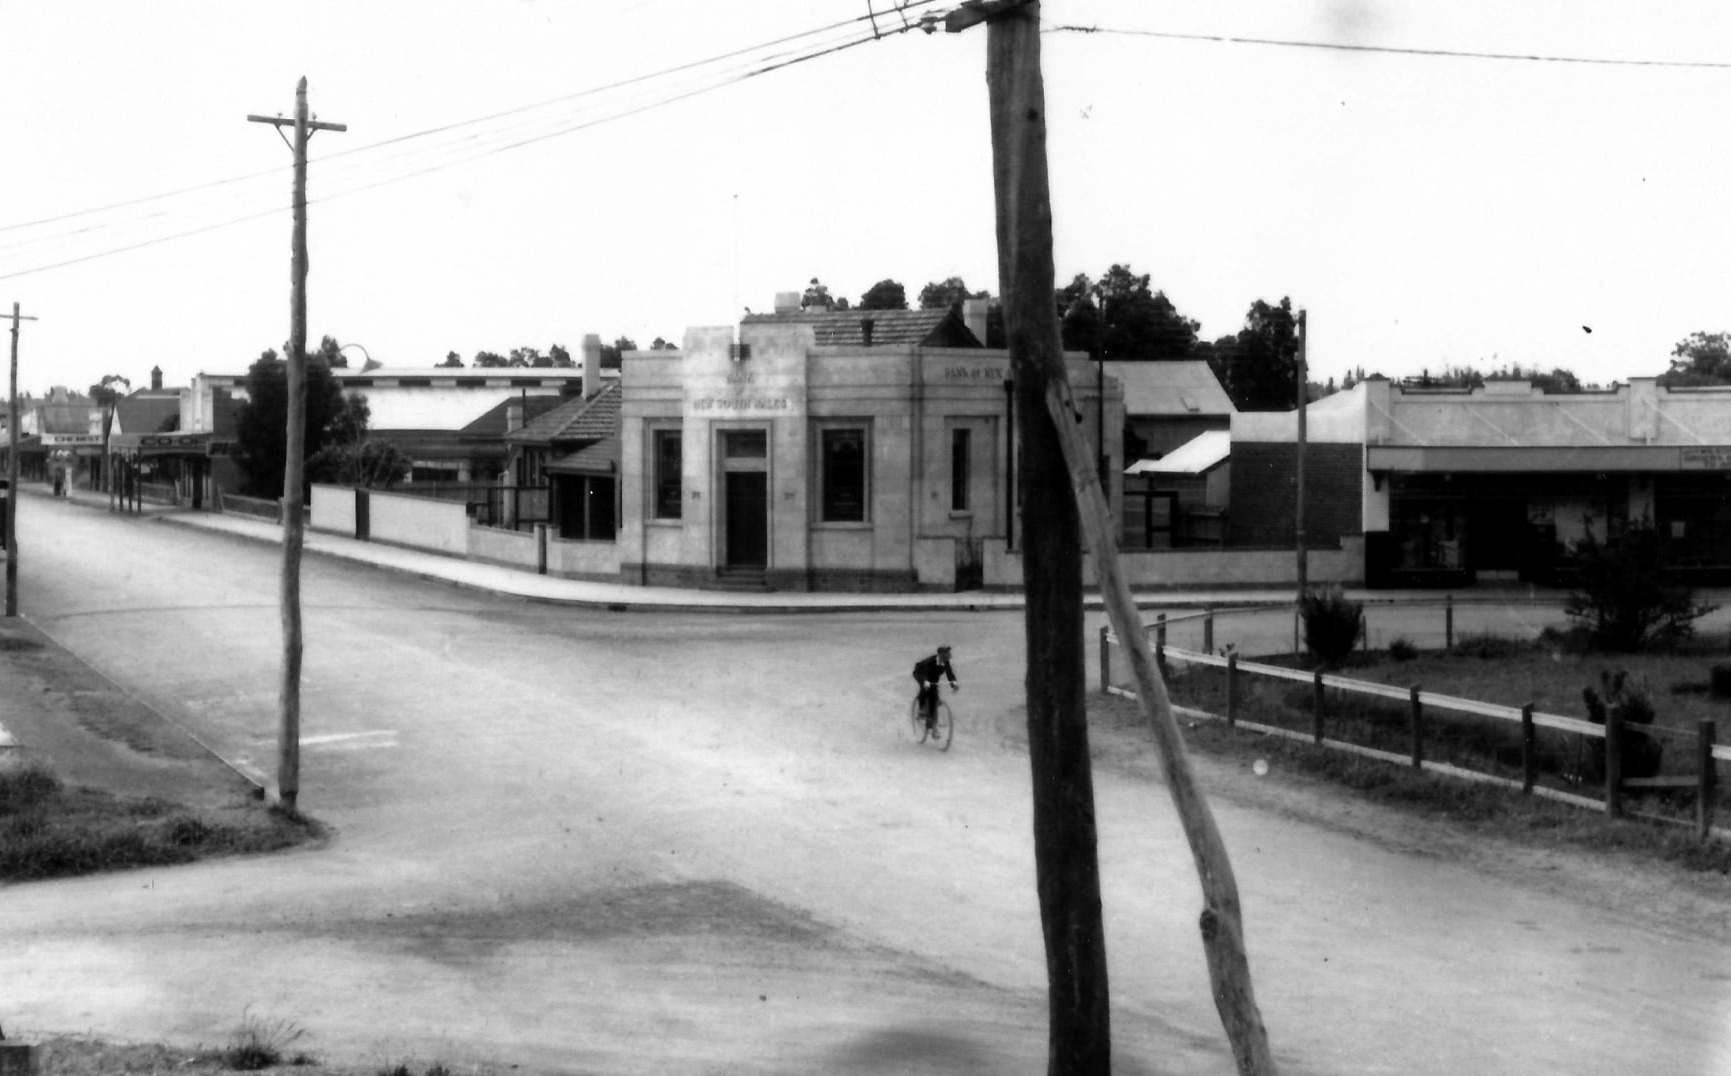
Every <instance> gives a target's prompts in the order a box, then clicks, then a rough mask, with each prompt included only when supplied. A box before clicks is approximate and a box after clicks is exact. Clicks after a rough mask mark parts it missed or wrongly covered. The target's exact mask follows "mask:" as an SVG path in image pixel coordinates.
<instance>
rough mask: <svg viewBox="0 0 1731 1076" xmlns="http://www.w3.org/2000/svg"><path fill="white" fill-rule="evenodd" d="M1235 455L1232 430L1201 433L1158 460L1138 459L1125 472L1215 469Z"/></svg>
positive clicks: (1174, 471)
mask: <svg viewBox="0 0 1731 1076" xmlns="http://www.w3.org/2000/svg"><path fill="white" fill-rule="evenodd" d="M1231 455H1232V431H1231V430H1209V431H1207V432H1206V433H1199V434H1197V435H1196V436H1195V437H1192V438H1191V439H1190V440H1188V441H1186V442H1184V443H1183V444H1181V445H1179V446H1178V447H1177V448H1175V449H1173V450H1172V451H1170V452H1168V453H1166V455H1164V456H1162V457H1160V458H1159V459H1157V460H1137V461H1136V462H1135V463H1132V464H1131V465H1130V466H1128V467H1126V468H1124V473H1125V474H1187V475H1198V474H1205V473H1207V472H1208V471H1212V470H1213V469H1214V468H1216V467H1218V466H1220V465H1221V464H1222V463H1225V462H1226V460H1227V459H1228V458H1230V457H1231Z"/></svg>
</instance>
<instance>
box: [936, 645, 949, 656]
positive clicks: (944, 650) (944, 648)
mask: <svg viewBox="0 0 1731 1076" xmlns="http://www.w3.org/2000/svg"><path fill="white" fill-rule="evenodd" d="M949 652H950V648H949V647H947V646H940V647H938V653H940V654H948V653H949Z"/></svg>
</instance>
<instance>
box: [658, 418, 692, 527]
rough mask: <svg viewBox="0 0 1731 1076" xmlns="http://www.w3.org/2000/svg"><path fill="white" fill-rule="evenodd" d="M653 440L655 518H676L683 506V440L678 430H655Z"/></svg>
mask: <svg viewBox="0 0 1731 1076" xmlns="http://www.w3.org/2000/svg"><path fill="white" fill-rule="evenodd" d="M654 442H655V443H654V453H655V518H656V519H678V518H679V517H680V514H681V512H682V510H683V508H684V492H685V489H684V485H683V484H682V482H681V479H680V474H681V472H682V469H683V466H684V462H685V461H684V441H683V438H682V435H681V432H680V431H679V430H656V431H655V433H654Z"/></svg>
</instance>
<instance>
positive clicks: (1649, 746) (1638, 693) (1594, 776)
mask: <svg viewBox="0 0 1731 1076" xmlns="http://www.w3.org/2000/svg"><path fill="white" fill-rule="evenodd" d="M1581 698H1582V700H1583V701H1585V703H1586V705H1587V719H1588V720H1589V721H1591V722H1592V723H1593V724H1595V725H1603V724H1605V723H1606V720H1607V718H1609V716H1610V714H1611V712H1612V711H1613V710H1615V711H1617V712H1618V713H1619V714H1620V715H1621V717H1622V719H1623V731H1622V734H1621V735H1620V736H1619V737H1618V741H1617V742H1618V744H1619V746H1620V748H1621V750H1622V755H1623V776H1624V777H1656V776H1658V773H1659V765H1660V761H1661V756H1662V755H1663V754H1664V750H1665V745H1664V744H1662V743H1660V742H1659V741H1658V740H1655V739H1654V738H1653V737H1652V736H1650V735H1648V734H1647V733H1646V732H1644V731H1642V729H1640V728H1639V727H1637V726H1641V725H1651V724H1652V723H1653V719H1654V718H1655V717H1656V716H1658V715H1657V713H1656V712H1655V711H1654V709H1653V703H1652V701H1651V700H1649V699H1648V698H1647V693H1646V692H1645V691H1642V690H1641V689H1640V688H1639V687H1638V686H1637V685H1636V684H1635V683H1634V682H1633V681H1631V680H1630V678H1629V674H1628V672H1626V671H1624V670H1618V671H1617V672H1615V673H1613V672H1611V670H1609V669H1603V670H1600V672H1599V690H1598V691H1595V690H1594V689H1593V688H1591V687H1587V688H1583V689H1582V690H1581ZM1594 746H1597V741H1589V742H1588V755H1587V757H1586V758H1585V759H1583V765H1582V766H1581V771H1582V775H1583V776H1584V777H1586V778H1587V779H1589V780H1593V781H1602V780H1604V778H1605V759H1604V752H1603V751H1593V750H1592V748H1593V747H1594Z"/></svg>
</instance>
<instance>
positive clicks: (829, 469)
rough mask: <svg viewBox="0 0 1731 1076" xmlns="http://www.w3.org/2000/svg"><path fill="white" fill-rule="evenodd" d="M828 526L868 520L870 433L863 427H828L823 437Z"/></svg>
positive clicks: (822, 493) (822, 500)
mask: <svg viewBox="0 0 1731 1076" xmlns="http://www.w3.org/2000/svg"><path fill="white" fill-rule="evenodd" d="M819 452H820V454H821V459H822V467H821V470H820V472H819V474H820V476H821V479H822V483H823V488H822V489H821V490H820V491H819V503H820V504H821V505H822V510H823V515H822V518H823V522H825V523H863V522H865V518H866V431H865V428H864V427H863V426H838V427H826V428H825V429H823V430H822V431H820V433H819Z"/></svg>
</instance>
